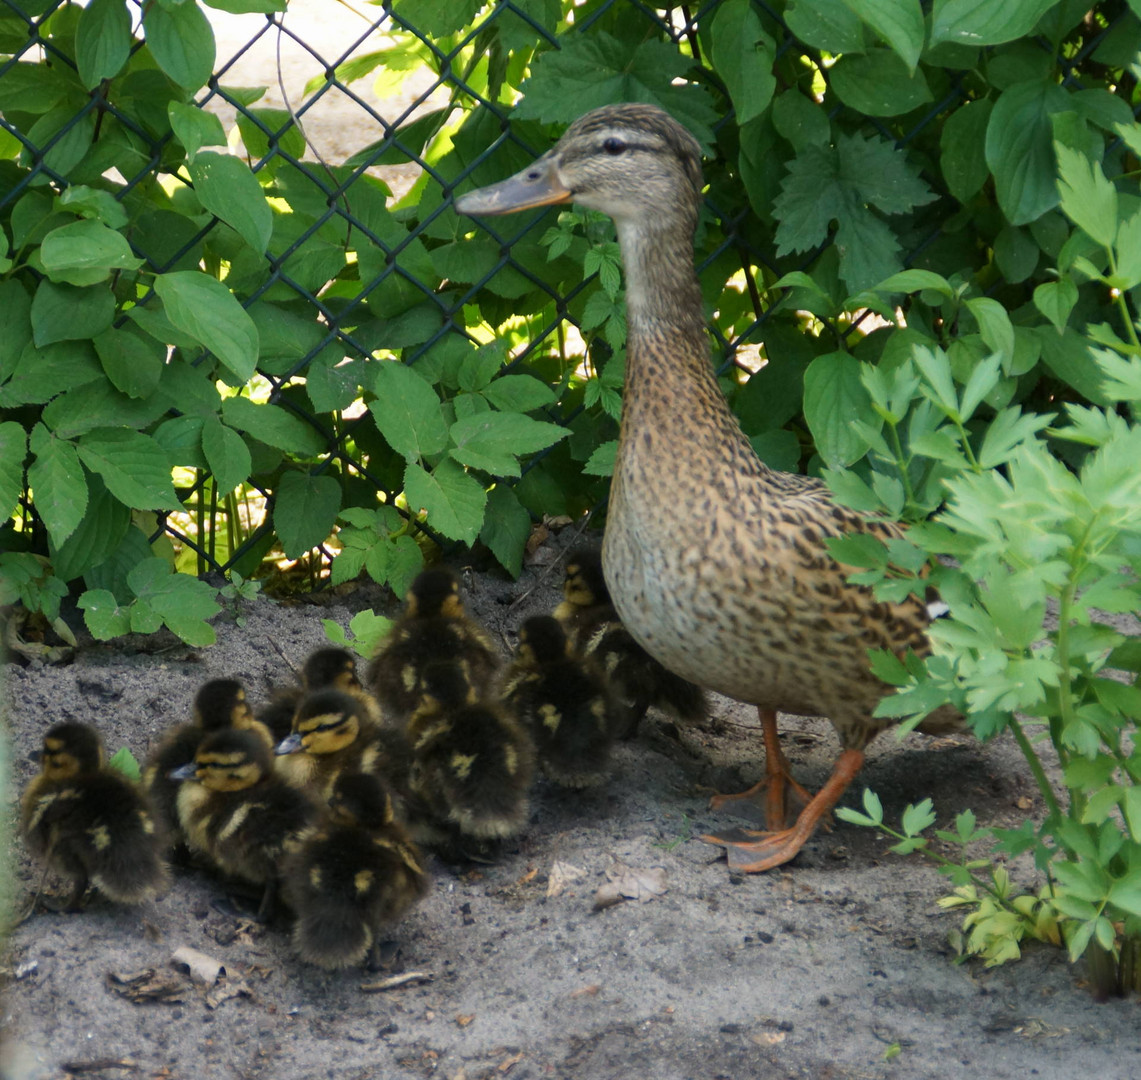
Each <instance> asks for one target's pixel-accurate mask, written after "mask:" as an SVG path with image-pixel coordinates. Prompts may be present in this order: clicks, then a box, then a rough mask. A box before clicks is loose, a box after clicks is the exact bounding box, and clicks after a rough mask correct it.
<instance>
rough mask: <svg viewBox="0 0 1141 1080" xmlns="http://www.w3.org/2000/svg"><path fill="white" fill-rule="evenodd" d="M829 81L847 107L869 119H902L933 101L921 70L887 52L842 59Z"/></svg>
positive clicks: (875, 50) (877, 50)
mask: <svg viewBox="0 0 1141 1080" xmlns="http://www.w3.org/2000/svg"><path fill="white" fill-rule="evenodd" d="M915 6H916V8H918V7H919V5H918V2H916V5H915ZM829 82H830V83H831V86H832V89H833V90H835V91H836V94H837V96H838V97H839V98H840V100H841V101H842V102H844V104H845V105H847V106H849V107H850V108H853V109H855V110H856V111H857V112H860V113H864V114H865V115H866V116H902V115H903V114H904V113H909V112H911V110H912V109H917V108H918V107H919V106H920V105H923V104H926V103H927V102H928V101H930V100H931V90H930V88H929V87H928V86H927V78H926V76H925V75H924V74H923V72H922V70H919V69H916V68H909V67H908V65H907V63H906V62H905V61H904V60H901V59H900V58H899V57H898V56H897V55H896V54H895V53H893V52H889V51H888V50H887V49H869V50H868V52H867V53H865V54H864V55H863V56H855V55H848V56H842V57H840V59H839V60H837V61H836V63H835V64H833V65H832V68H831V70H830V72H829Z"/></svg>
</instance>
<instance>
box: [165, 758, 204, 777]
mask: <svg viewBox="0 0 1141 1080" xmlns="http://www.w3.org/2000/svg"><path fill="white" fill-rule="evenodd" d="M166 775H167V778H168V779H170V780H193V779H194V777H195V776H197V775H198V766H197V765H195V764H194V762H193V761H190V762H187V764H185V765H179V767H178V768H177V769H171V770H170V772H168V773H167V774H166Z"/></svg>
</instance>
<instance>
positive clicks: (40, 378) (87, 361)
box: [0, 341, 106, 408]
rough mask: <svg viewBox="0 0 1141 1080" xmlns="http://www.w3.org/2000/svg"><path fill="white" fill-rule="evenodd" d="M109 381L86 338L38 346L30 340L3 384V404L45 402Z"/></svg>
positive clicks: (0, 394) (0, 404)
mask: <svg viewBox="0 0 1141 1080" xmlns="http://www.w3.org/2000/svg"><path fill="white" fill-rule="evenodd" d="M101 381H106V380H105V376H104V374H103V371H102V370H101V369H100V366H99V361H98V359H97V358H96V356H95V354H94V350H93V349H92V348H91V346H90V345H89V344H88V343H87V342H85V341H61V342H57V343H56V344H54V345H48V346H46V347H45V348H43V349H37V348H36V347H35V346H34V345H32V344H31V343H29V344H27V345H26V346H25V347H24V349H23V351H22V352H21V354H20V357H19V360H18V361H17V363H16V368H15V370H14V371H13V372H12V377H11V379H9V380H8V382H7V383H4V384H3V385H0V408H12V407H14V406H17V405H42V404H43V403H44V402H45V401H50V400H51V399H52V398H53V397H55V396H56V395H57V394H59V393H60V392H61V391H66V390H68V389H69V388H70V389H72V390H74V389H76V388H79V387H83V386H87V385H88V384H90V383H98V382H101Z"/></svg>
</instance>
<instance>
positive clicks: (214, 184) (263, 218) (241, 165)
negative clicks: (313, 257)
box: [189, 150, 273, 255]
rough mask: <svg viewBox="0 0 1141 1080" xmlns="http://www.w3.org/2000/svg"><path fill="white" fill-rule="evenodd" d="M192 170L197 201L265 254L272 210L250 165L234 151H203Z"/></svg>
mask: <svg viewBox="0 0 1141 1080" xmlns="http://www.w3.org/2000/svg"><path fill="white" fill-rule="evenodd" d="M189 170H190V178H191V180H193V181H194V194H195V195H197V196H198V201H199V202H200V203H202V205H203V206H204V207H206V209H207V210H209V211H210V213H212V214H213V215H214V216H215V217H218V218H221V220H222V221H224V222H225V223H226V224H227V225H229V226H230V227H231V228H232V229H233V230H234V231H235V232H236V233H237V234H238V235H239V236H240V237H241V238H242V239H243V240H245V242H246V243H247V244H249V245H250V247H251V248H253V249H254V251H256V252H257V253H258V254H259V255H264V254H265V249H266V247H267V246H268V244H269V238H270V234H271V233H272V232H273V211H272V210H270V208H269V203H268V202H266V200H265V193H264V192H263V191H262V189H261V185H260V184H259V183H258V182H257V178H256V177H255V176H254V174H253V173H252V172H250V167H249V166H248V165H247V164H246V163H245V162H244V161H242V160H241V159H239V158H236V157H234V156H233V155H231V154H219V153H218V152H217V151H215V150H202V151H201V152H199V153H198V154H196V155H195V157H194V160H193V161H191V162H190V165H189Z"/></svg>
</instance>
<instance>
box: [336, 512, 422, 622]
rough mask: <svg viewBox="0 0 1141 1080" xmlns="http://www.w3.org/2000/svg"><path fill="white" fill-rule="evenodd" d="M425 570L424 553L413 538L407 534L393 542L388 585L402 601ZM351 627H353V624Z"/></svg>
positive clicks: (390, 551) (389, 559)
mask: <svg viewBox="0 0 1141 1080" xmlns="http://www.w3.org/2000/svg"><path fill="white" fill-rule="evenodd" d="M423 569H424V553H423V551H421V550H420V545H419V544H417V543H416V541H415V540H413V539H412V537H411V536H408V535H407V534H405V535H403V536H398V537H397V538H396V539H395V540H393V541H392V546H391V548H390V549H389V552H388V585H389V588H391V589H392V591H393V592H394V593H396V595H397V596H398V597H399V598H400V599H401V600H403V599H404V595H405V593H407V592H408V587H409V586H410V585H411V584H412V582H413V581H414V580H415V578H416V575H417V574H419V573H420V571H421V570H423ZM354 622H355V620H354ZM349 625H350V626H352V625H353V623H350V624H349Z"/></svg>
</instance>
